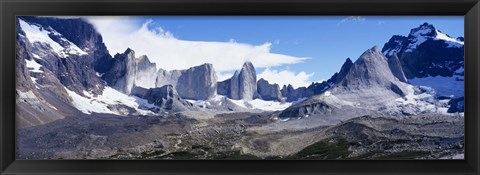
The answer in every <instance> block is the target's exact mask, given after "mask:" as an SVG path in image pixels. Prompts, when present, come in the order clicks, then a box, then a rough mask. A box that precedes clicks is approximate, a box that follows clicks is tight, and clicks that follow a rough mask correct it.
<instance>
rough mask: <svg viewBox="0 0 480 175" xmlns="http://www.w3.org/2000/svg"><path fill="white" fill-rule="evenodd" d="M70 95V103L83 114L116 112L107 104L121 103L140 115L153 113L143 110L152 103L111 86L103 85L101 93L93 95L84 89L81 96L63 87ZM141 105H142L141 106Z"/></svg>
mask: <svg viewBox="0 0 480 175" xmlns="http://www.w3.org/2000/svg"><path fill="white" fill-rule="evenodd" d="M65 90H66V91H67V92H68V94H69V95H70V97H72V99H73V101H72V105H73V106H74V107H75V108H77V109H78V110H80V111H82V112H83V113H85V114H91V113H94V112H95V113H106V114H116V113H115V112H113V111H112V110H110V109H109V108H108V106H109V105H118V104H122V105H125V106H128V107H131V108H134V109H135V110H136V111H137V112H139V113H140V114H142V115H147V114H153V113H152V112H150V111H146V110H143V108H151V107H153V105H152V104H149V103H148V102H146V101H145V100H141V99H138V98H134V97H132V96H128V95H125V94H123V93H121V92H119V91H117V90H115V89H113V88H111V87H105V89H104V90H103V94H102V95H97V96H94V95H93V94H91V93H89V92H86V91H84V92H83V93H84V95H85V96H87V97H83V96H81V95H78V94H77V93H76V92H73V91H70V90H69V89H67V88H65ZM142 105H143V106H142Z"/></svg>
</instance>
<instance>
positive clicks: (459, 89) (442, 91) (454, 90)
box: [408, 75, 465, 97]
mask: <svg viewBox="0 0 480 175" xmlns="http://www.w3.org/2000/svg"><path fill="white" fill-rule="evenodd" d="M463 79H464V77H463V76H459V75H454V76H451V77H442V76H435V77H431V76H429V77H424V78H413V79H409V80H408V82H409V83H410V84H412V85H415V86H426V87H431V88H433V89H434V90H435V95H436V97H438V96H446V97H450V96H452V97H463V96H464V91H465V88H464V87H465V85H464V81H461V80H463ZM459 80H460V81H459Z"/></svg>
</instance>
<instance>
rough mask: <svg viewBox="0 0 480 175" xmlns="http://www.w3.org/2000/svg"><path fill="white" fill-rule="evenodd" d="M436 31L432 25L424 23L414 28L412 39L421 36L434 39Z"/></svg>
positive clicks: (411, 32) (411, 34)
mask: <svg viewBox="0 0 480 175" xmlns="http://www.w3.org/2000/svg"><path fill="white" fill-rule="evenodd" d="M435 31H436V29H435V27H434V26H433V25H432V24H429V23H423V24H422V25H420V26H419V27H417V28H413V29H412V30H410V34H409V36H410V37H419V36H426V37H427V36H430V37H434V36H435V34H436V32H435Z"/></svg>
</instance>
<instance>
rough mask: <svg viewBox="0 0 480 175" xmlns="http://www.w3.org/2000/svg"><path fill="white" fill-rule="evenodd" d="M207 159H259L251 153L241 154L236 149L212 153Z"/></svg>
mask: <svg viewBox="0 0 480 175" xmlns="http://www.w3.org/2000/svg"><path fill="white" fill-rule="evenodd" d="M209 159H219V160H254V159H260V158H259V157H257V156H254V155H252V154H242V153H240V151H239V150H236V151H227V152H218V153H215V154H213V155H212V157H210V158H209Z"/></svg>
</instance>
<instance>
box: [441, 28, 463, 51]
mask: <svg viewBox="0 0 480 175" xmlns="http://www.w3.org/2000/svg"><path fill="white" fill-rule="evenodd" d="M435 39H437V40H444V41H447V44H449V47H461V46H463V45H464V42H463V38H462V37H459V39H455V38H452V37H450V36H448V35H447V34H444V33H442V32H441V31H440V30H436V35H435Z"/></svg>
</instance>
